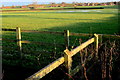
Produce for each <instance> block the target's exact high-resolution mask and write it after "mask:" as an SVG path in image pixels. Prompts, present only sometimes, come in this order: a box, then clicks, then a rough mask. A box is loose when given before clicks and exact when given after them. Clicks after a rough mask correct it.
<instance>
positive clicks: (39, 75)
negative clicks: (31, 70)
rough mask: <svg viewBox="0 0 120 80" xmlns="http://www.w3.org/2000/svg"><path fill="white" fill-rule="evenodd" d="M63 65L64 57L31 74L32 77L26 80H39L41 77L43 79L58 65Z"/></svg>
mask: <svg viewBox="0 0 120 80" xmlns="http://www.w3.org/2000/svg"><path fill="white" fill-rule="evenodd" d="M63 63H64V57H60V58H59V59H57V60H56V61H54V62H52V63H51V64H49V65H48V66H46V67H44V68H43V69H41V70H40V71H38V72H37V73H35V74H33V75H32V76H30V77H29V78H27V79H26V80H34V79H35V80H39V79H41V78H42V77H44V76H45V75H46V74H48V73H49V72H51V71H52V70H54V69H55V68H57V67H58V66H59V65H61V64H63Z"/></svg>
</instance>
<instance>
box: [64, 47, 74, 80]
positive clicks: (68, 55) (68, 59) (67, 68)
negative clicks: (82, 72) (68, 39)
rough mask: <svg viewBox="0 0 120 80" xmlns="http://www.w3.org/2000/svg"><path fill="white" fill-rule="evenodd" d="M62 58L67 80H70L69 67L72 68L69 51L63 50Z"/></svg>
mask: <svg viewBox="0 0 120 80" xmlns="http://www.w3.org/2000/svg"><path fill="white" fill-rule="evenodd" d="M64 58H65V67H66V71H67V73H68V74H69V76H68V79H70V77H71V67H72V56H71V55H70V51H69V50H68V49H66V50H64Z"/></svg>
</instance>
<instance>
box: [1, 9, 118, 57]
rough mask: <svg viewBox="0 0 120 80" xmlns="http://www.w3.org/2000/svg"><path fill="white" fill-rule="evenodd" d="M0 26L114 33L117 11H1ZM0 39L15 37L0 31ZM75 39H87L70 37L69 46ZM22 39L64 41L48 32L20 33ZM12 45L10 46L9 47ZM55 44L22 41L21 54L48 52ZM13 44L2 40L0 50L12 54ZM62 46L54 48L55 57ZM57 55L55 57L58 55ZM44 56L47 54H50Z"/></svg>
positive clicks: (13, 51)
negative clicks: (0, 35) (47, 44)
mask: <svg viewBox="0 0 120 80" xmlns="http://www.w3.org/2000/svg"><path fill="white" fill-rule="evenodd" d="M0 15H1V17H2V28H11V29H14V28H16V27H20V28H21V30H38V31H61V32H63V31H64V30H69V31H70V32H75V33H88V34H89V33H93V34H94V33H97V34H118V31H119V27H118V10H117V9H98V10H95V9H93V10H73V9H72V10H40V11H33V12H32V11H29V12H28V11H23V12H20V11H17V12H3V13H1V14H0ZM2 38H7V39H14V40H15V39H16V34H15V32H5V31H3V33H2ZM79 38H82V39H84V41H86V40H88V38H85V37H73V36H71V37H70V45H71V46H73V45H75V44H76V45H79V41H78V40H79ZM22 40H28V41H40V42H47V43H49V42H50V43H53V44H56V43H61V44H64V36H63V35H51V34H35V33H34V34H33V33H22ZM11 46H12V47H11ZM54 48H55V46H51V47H50V46H40V45H33V44H23V49H24V50H23V51H24V53H30V54H33V53H38V54H39V53H40V51H48V52H50V53H52V52H53V51H54ZM8 49H10V51H9V50H8ZM16 49H17V45H16V43H9V42H6V41H3V52H5V53H12V54H13V53H16ZM64 49H65V47H63V48H57V50H56V51H59V52H60V53H59V54H57V55H56V56H57V58H58V57H60V56H61V52H63V50H64ZM58 55H59V56H58ZM45 56H51V55H50V54H48V55H45Z"/></svg>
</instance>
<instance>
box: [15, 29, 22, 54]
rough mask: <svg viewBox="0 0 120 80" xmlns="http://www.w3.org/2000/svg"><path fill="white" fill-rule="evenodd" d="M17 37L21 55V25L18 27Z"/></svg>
mask: <svg viewBox="0 0 120 80" xmlns="http://www.w3.org/2000/svg"><path fill="white" fill-rule="evenodd" d="M16 38H17V46H18V50H19V53H20V55H21V56H22V44H21V31H20V28H19V27H16Z"/></svg>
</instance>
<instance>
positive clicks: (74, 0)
mask: <svg viewBox="0 0 120 80" xmlns="http://www.w3.org/2000/svg"><path fill="white" fill-rule="evenodd" d="M111 1H120V0H2V2H111ZM0 2H1V1H0Z"/></svg>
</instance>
